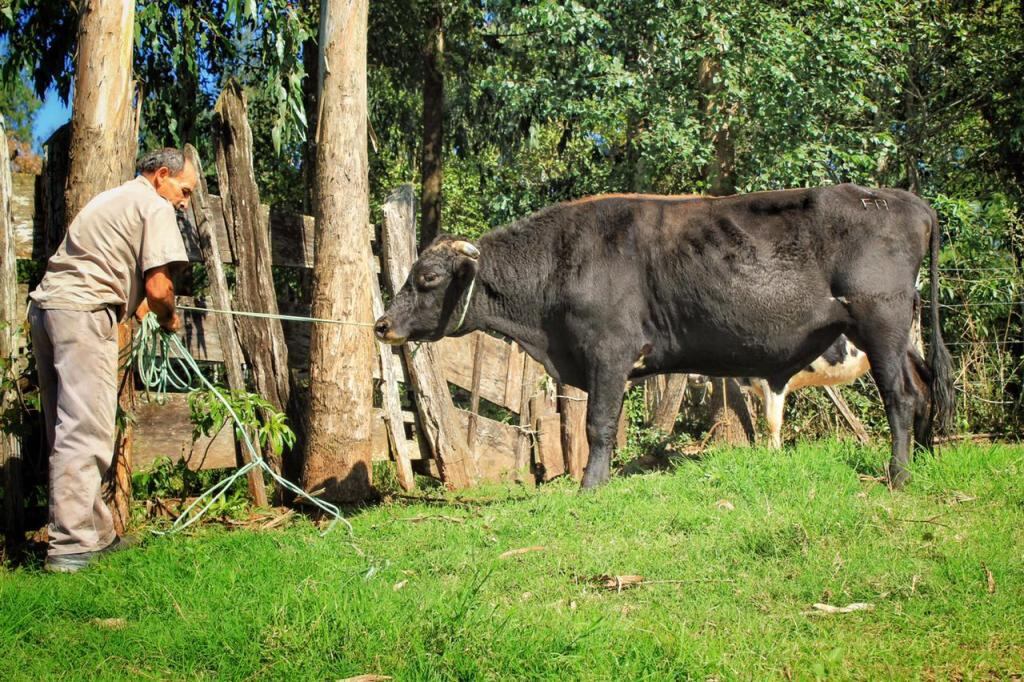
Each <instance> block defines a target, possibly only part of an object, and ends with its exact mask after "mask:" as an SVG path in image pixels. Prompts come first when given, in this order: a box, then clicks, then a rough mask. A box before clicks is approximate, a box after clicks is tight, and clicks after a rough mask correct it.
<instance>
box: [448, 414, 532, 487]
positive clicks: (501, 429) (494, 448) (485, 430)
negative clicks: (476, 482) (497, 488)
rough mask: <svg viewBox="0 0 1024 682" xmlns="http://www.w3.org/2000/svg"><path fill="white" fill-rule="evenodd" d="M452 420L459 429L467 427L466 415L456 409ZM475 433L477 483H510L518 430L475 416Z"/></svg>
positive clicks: (513, 470)
mask: <svg viewBox="0 0 1024 682" xmlns="http://www.w3.org/2000/svg"><path fill="white" fill-rule="evenodd" d="M455 417H456V419H457V420H458V425H459V428H460V429H468V428H469V417H470V412H468V411H467V410H460V409H458V408H456V409H455ZM476 433H477V450H478V452H479V457H478V461H477V466H478V468H479V469H478V470H479V476H480V480H483V481H492V482H496V483H505V482H508V481H512V480H514V472H515V461H516V441H517V440H518V438H519V430H518V429H516V428H515V427H512V426H509V425H508V424H502V423H501V422H497V421H494V420H493V419H488V418H487V417H481V416H478V417H477V432H476Z"/></svg>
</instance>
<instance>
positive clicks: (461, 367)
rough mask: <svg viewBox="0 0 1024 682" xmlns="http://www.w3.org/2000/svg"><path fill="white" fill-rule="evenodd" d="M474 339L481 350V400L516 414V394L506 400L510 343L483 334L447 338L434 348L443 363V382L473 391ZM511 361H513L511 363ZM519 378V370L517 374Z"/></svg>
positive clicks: (513, 374)
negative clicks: (436, 349)
mask: <svg viewBox="0 0 1024 682" xmlns="http://www.w3.org/2000/svg"><path fill="white" fill-rule="evenodd" d="M477 339H479V342H480V344H481V349H480V397H481V398H483V399H484V400H488V401H490V402H492V403H494V404H495V405H501V406H502V407H506V408H508V409H509V410H512V411H513V412H518V411H519V398H520V396H519V394H518V393H515V394H513V396H512V399H511V400H509V395H508V382H509V378H510V374H511V375H512V376H517V373H510V371H509V366H508V363H509V355H510V349H509V345H510V344H509V343H507V342H505V341H502V340H501V339H496V338H494V337H493V336H489V335H487V334H484V333H483V332H474V333H472V334H467V335H465V336H459V337H446V338H443V339H441V340H440V341H438V342H437V343H436V344H435V345H436V346H437V347H438V349H439V351H440V352H439V357H440V358H441V362H443V363H444V365H443V366H444V375H445V379H447V380H448V381H449V382H451V383H453V384H455V385H456V386H458V387H460V388H464V389H466V390H467V391H472V390H473V358H474V356H475V353H476V344H477ZM513 361H514V360H513ZM518 376H521V368H520V371H519V373H518Z"/></svg>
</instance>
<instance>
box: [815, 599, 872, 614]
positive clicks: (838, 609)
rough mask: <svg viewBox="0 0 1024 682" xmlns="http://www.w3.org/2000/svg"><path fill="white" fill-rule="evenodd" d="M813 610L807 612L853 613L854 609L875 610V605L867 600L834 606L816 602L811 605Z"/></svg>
mask: <svg viewBox="0 0 1024 682" xmlns="http://www.w3.org/2000/svg"><path fill="white" fill-rule="evenodd" d="M811 608H812V609H813V611H807V612H806V613H819V614H828V615H831V614H837V613H853V612H854V611H874V609H875V606H874V605H873V604H868V603H866V602H854V603H853V604H847V605H846V606H832V605H831V604H820V603H819V604H814V605H812V606H811Z"/></svg>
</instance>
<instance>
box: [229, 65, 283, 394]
mask: <svg viewBox="0 0 1024 682" xmlns="http://www.w3.org/2000/svg"><path fill="white" fill-rule="evenodd" d="M213 128H214V138H215V147H216V150H217V177H218V179H219V184H220V191H221V197H222V202H221V203H222V204H223V207H224V217H225V224H226V225H227V227H228V233H229V235H230V240H231V245H232V249H233V251H234V255H235V262H236V264H237V265H238V267H237V269H236V282H235V307H236V308H238V309H239V310H256V311H261V312H266V313H270V314H277V312H278V309H277V296H276V294H275V292H274V278H273V274H272V273H271V270H270V266H271V260H270V236H269V234H268V230H267V225H266V223H265V222H264V220H263V216H261V215H260V211H259V205H260V204H259V190H258V189H257V187H256V178H255V172H254V171H253V149H252V131H251V130H250V128H249V122H248V119H247V113H246V103H245V96H244V94H243V93H242V89H241V86H239V85H238V84H237V83H236V82H230V83H228V85H227V86H226V87H225V88H224V90H223V92H221V95H220V98H219V99H218V100H217V106H216V108H215V110H214V125H213ZM235 329H236V333H237V334H238V339H239V343H240V345H241V347H242V352H243V353H244V355H245V358H246V363H247V364H248V366H249V370H250V376H251V377H252V379H253V384H254V389H255V390H256V392H257V393H259V394H260V395H261V396H262V397H263V398H265V399H266V400H268V401H269V402H270V403H271V404H272V405H273V406H274V407H275V408H276V409H278V410H281V411H284V409H285V407H286V406H287V405H288V396H289V393H290V389H291V387H290V382H289V378H288V348H287V346H286V345H285V342H284V333H283V331H282V330H281V323H280V321H278V320H271V319H262V318H255V317H241V316H236V317H235Z"/></svg>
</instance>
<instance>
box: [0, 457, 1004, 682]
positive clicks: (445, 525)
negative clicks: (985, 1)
mask: <svg viewBox="0 0 1024 682" xmlns="http://www.w3.org/2000/svg"><path fill="white" fill-rule="evenodd" d="M884 460H885V456H884V454H883V453H882V451H881V450H880V449H876V450H864V449H862V448H859V447H857V446H855V445H851V444H843V443H831V444H829V443H826V444H815V445H808V446H802V447H799V448H797V449H795V450H788V451H786V452H783V453H781V454H775V453H770V452H767V451H763V450H753V451H749V450H741V451H720V452H717V453H715V454H712V455H710V456H708V457H706V458H705V459H704V460H702V461H683V462H680V463H678V464H677V465H675V466H674V467H673V468H672V469H671V470H670V471H667V472H661V473H649V474H643V475H635V476H627V477H618V478H616V479H614V480H613V481H612V482H611V484H609V485H608V486H606V487H605V488H603V489H602V490H600V491H598V492H596V493H593V494H588V495H580V494H578V493H577V492H576V490H575V488H574V487H573V486H571V485H569V484H568V483H554V484H551V485H547V486H544V487H543V488H541V489H539V490H537V491H535V492H534V491H524V490H522V489H513V490H495V489H486V490H476V491H473V492H472V493H471V495H472V496H473V497H474V498H481V497H488V496H490V497H495V498H496V499H497V500H498V501H497V502H495V503H493V504H478V505H474V506H443V507H442V506H437V505H433V506H428V505H425V504H384V505H380V506H375V507H370V508H366V509H363V510H359V511H358V512H356V513H353V514H352V515H351V516H350V520H351V522H352V525H353V527H354V536H353V537H351V538H350V537H349V536H348V535H347V533H346V532H345V530H344V529H343V528H341V527H338V528H337V529H336V530H335V531H334V532H332V533H331V534H329V535H328V536H327V537H324V538H320V537H319V536H318V535H317V533H316V531H315V529H314V528H313V527H312V526H311V525H309V524H308V523H300V524H298V525H294V526H292V527H290V528H287V529H283V530H273V531H266V532H260V533H257V532H249V531H234V532H228V531H223V530H219V529H214V528H206V529H203V530H201V531H199V532H198V533H196V534H194V535H190V536H182V535H179V536H176V537H172V538H155V539H153V540H150V541H149V542H148V543H147V545H146V546H145V547H143V548H141V549H138V550H132V551H128V552H125V553H123V554H121V555H114V556H111V557H109V558H108V559H107V560H106V561H105V562H103V564H101V565H98V566H97V567H95V568H93V569H91V570H89V571H87V572H83V573H80V574H77V575H68V576H63V575H46V574H43V573H42V572H40V571H39V570H38V569H33V568H28V569H18V570H14V571H3V570H2V569H0V679H5V680H11V679H52V678H58V677H66V678H97V677H99V678H132V679H151V678H152V679H217V680H221V679H242V678H245V679H266V680H277V679H340V678H346V677H349V676H354V675H357V674H366V673H377V674H384V675H391V676H393V677H394V678H395V679H397V680H407V679H408V680H420V679H425V680H434V679H436V680H445V679H496V678H502V679H559V680H561V679H595V680H627V679H628V680H635V679H669V678H671V679H688V678H696V679H706V678H709V677H716V678H718V679H736V678H738V679H764V678H796V679H806V678H814V677H830V678H839V679H842V678H855V679H893V678H897V679H905V678H923V679H933V678H936V679H950V678H957V679H959V678H964V679H1008V678H1013V677H1014V676H1020V675H1022V674H1024V486H1022V481H1024V449H1021V448H1013V447H1007V446H999V447H973V446H972V447H967V446H965V447H959V448H947V449H945V450H944V451H943V452H942V454H941V456H939V457H935V458H932V457H927V456H919V457H918V460H917V463H916V465H915V467H914V473H915V478H914V481H913V482H912V483H911V485H910V487H909V488H908V489H907V490H906V491H904V492H901V493H896V494H893V493H890V492H889V491H888V490H886V489H885V488H884V487H883V486H881V485H878V484H876V483H871V482H865V481H861V480H859V479H858V474H859V473H876V472H877V471H880V470H881V465H882V463H883V462H884ZM526 547H543V549H540V550H535V551H530V552H525V553H520V554H516V555H513V556H510V557H506V558H502V554H503V553H505V552H507V551H508V550H514V549H520V548H526ZM602 575H611V576H616V575H620V576H621V575H641V576H644V578H645V579H647V580H648V581H651V582H649V583H647V584H643V585H640V586H636V587H632V588H628V589H623V590H622V591H621V592H620V591H616V590H606V589H604V588H602V587H601V586H599V585H597V584H595V583H594V582H593V579H594V578H595V577H597V576H602ZM657 581H662V582H657ZM816 602H824V603H828V604H832V605H836V606H845V605H847V604H849V603H851V602H867V603H870V604H871V605H873V610H869V611H858V612H855V613H847V614H836V615H820V614H816V613H813V612H811V611H812V605H813V604H814V603H816ZM103 619H115V620H103ZM1018 679H1020V678H1019V677H1018Z"/></svg>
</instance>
